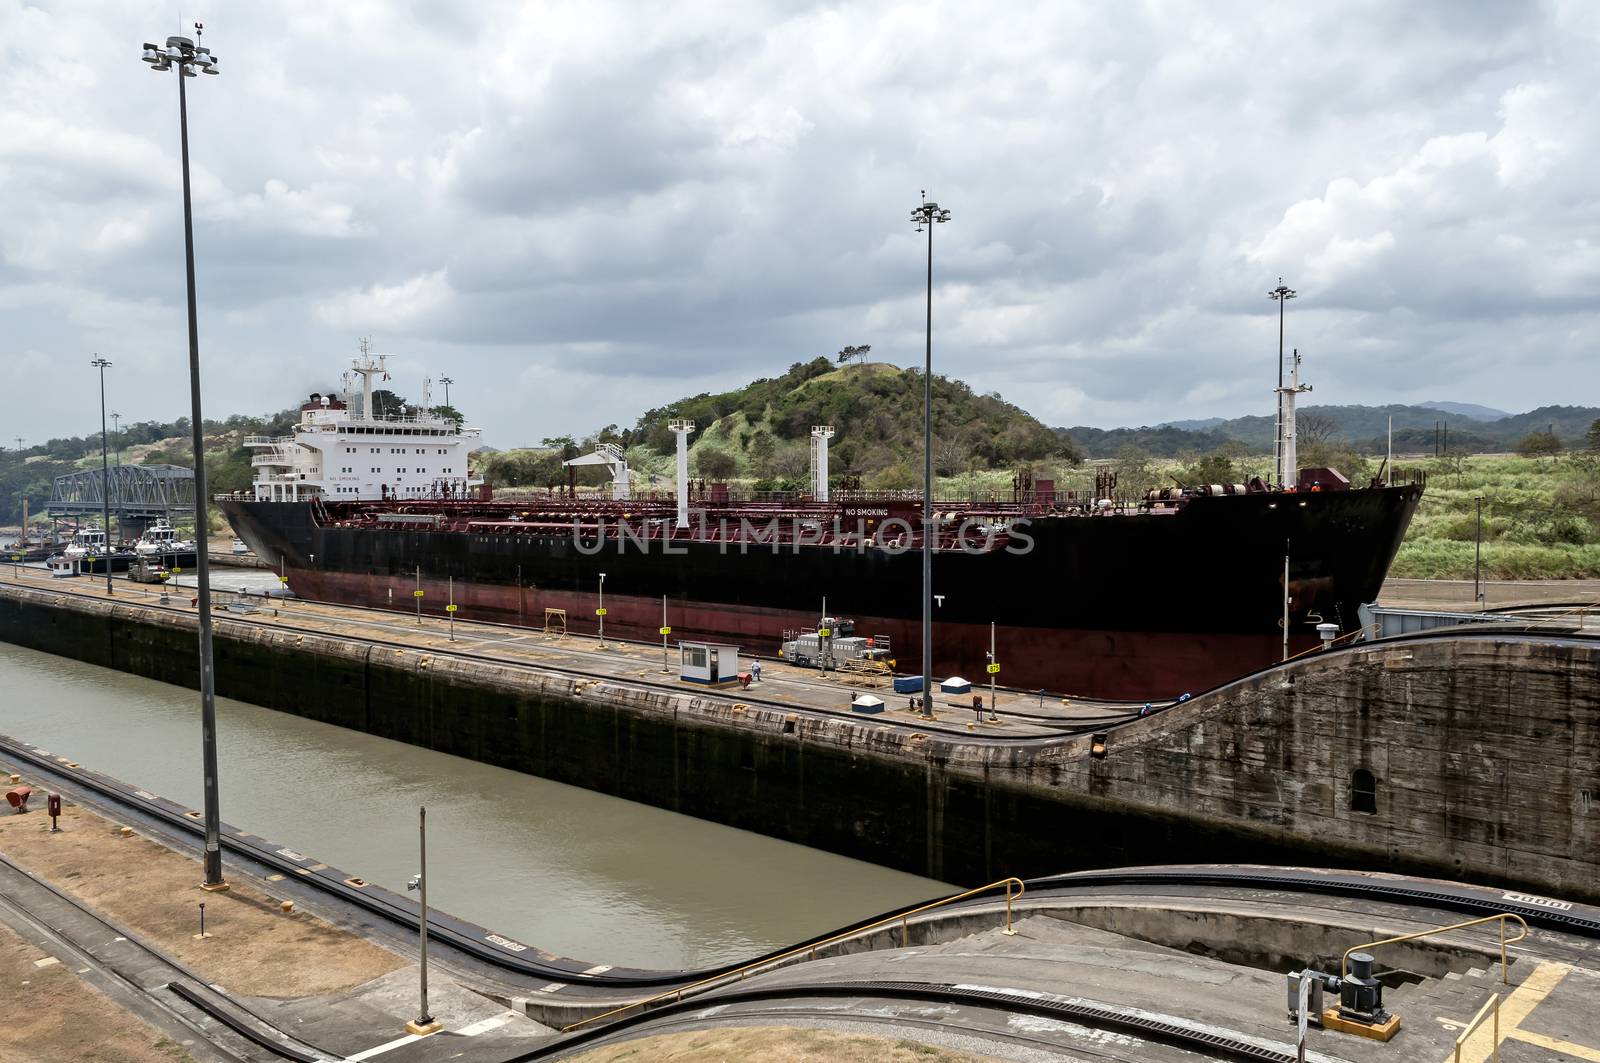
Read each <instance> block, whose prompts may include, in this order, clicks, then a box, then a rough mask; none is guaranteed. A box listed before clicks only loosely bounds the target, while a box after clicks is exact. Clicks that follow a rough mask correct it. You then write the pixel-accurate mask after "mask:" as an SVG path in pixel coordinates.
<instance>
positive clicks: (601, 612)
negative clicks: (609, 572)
mask: <svg viewBox="0 0 1600 1063" xmlns="http://www.w3.org/2000/svg"><path fill="white" fill-rule="evenodd" d="M594 615H595V616H597V617H599V618H600V648H601V649H602V650H603V649H605V648H606V574H605V573H604V572H602V573H600V606H599V608H597V609H596V610H595V611H594Z"/></svg>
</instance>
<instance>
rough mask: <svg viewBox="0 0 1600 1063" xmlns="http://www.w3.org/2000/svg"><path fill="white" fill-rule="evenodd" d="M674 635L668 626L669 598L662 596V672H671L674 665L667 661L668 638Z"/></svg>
mask: <svg viewBox="0 0 1600 1063" xmlns="http://www.w3.org/2000/svg"><path fill="white" fill-rule="evenodd" d="M670 634H672V629H671V628H670V627H668V626H667V596H666V595H665V594H663V595H662V596H661V671H662V672H663V673H667V672H671V671H672V665H671V664H670V663H669V662H668V659H667V636H668V635H670Z"/></svg>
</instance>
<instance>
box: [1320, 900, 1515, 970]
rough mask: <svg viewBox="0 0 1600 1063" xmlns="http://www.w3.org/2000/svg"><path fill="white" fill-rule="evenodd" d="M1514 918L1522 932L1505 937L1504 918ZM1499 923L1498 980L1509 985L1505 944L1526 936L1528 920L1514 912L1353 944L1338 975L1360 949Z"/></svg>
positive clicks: (1346, 953) (1348, 967) (1512, 943)
mask: <svg viewBox="0 0 1600 1063" xmlns="http://www.w3.org/2000/svg"><path fill="white" fill-rule="evenodd" d="M1507 919H1515V920H1516V921H1517V922H1519V923H1521V924H1522V933H1520V934H1518V935H1517V936H1516V937H1514V938H1508V937H1506V920H1507ZM1494 922H1498V923H1499V924H1500V982H1501V984H1502V985H1510V984H1511V978H1510V976H1509V974H1508V973H1507V971H1506V946H1507V945H1514V944H1516V943H1517V942H1519V941H1521V940H1522V939H1523V938H1525V937H1527V936H1528V921H1527V920H1526V919H1524V918H1522V916H1520V915H1517V914H1516V913H1514V912H1501V913H1500V914H1499V915H1486V916H1484V917H1483V918H1482V919H1469V920H1467V921H1466V922H1465V923H1452V924H1451V925H1449V926H1440V927H1434V928H1433V929H1432V930H1419V931H1417V932H1416V933H1415V934H1401V935H1400V936H1399V937H1394V938H1384V939H1383V940H1382V941H1369V942H1367V943H1366V944H1364V945H1353V946H1351V947H1350V948H1348V949H1345V950H1344V959H1343V960H1341V961H1340V962H1339V977H1340V978H1347V977H1349V975H1350V954H1351V953H1352V952H1359V951H1361V950H1362V949H1375V948H1377V947H1378V946H1379V945H1394V944H1398V943H1399V942H1402V941H1415V940H1417V939H1418V938H1426V937H1432V936H1433V935H1435V934H1444V933H1448V932H1449V931H1451V930H1462V929H1465V928H1466V927H1469V926H1478V925H1480V924H1483V923H1494Z"/></svg>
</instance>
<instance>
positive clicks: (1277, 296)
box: [1267, 277, 1299, 484]
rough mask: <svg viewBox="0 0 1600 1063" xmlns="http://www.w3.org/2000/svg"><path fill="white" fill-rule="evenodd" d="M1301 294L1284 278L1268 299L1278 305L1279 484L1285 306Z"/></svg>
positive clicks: (1275, 446) (1275, 445) (1275, 450)
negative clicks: (1285, 282)
mask: <svg viewBox="0 0 1600 1063" xmlns="http://www.w3.org/2000/svg"><path fill="white" fill-rule="evenodd" d="M1298 294H1299V293H1298V292H1296V291H1295V290H1294V289H1293V288H1290V287H1288V286H1287V285H1285V284H1284V283H1283V278H1282V277H1279V278H1278V286H1277V287H1276V288H1274V289H1272V290H1271V291H1270V292H1268V293H1267V298H1268V299H1272V300H1274V301H1276V302H1277V304H1278V392H1277V394H1278V412H1277V415H1276V416H1275V417H1274V418H1273V426H1274V427H1273V430H1272V468H1273V471H1274V474H1275V475H1276V477H1277V483H1279V484H1282V483H1283V482H1284V480H1283V471H1284V470H1283V305H1284V304H1285V303H1287V302H1288V301H1289V300H1290V299H1293V298H1295V297H1296V296H1297V295H1298Z"/></svg>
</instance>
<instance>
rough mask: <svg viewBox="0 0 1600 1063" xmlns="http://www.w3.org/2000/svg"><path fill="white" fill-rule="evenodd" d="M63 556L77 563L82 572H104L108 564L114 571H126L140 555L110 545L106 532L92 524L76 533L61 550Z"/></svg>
mask: <svg viewBox="0 0 1600 1063" xmlns="http://www.w3.org/2000/svg"><path fill="white" fill-rule="evenodd" d="M61 556H63V557H64V558H66V559H67V560H68V561H71V562H72V563H73V564H75V565H77V567H78V571H79V572H81V573H88V572H95V573H103V572H105V571H106V566H107V565H109V566H110V567H111V571H112V572H126V571H127V570H128V566H129V565H131V564H133V561H134V558H136V557H138V556H139V555H138V554H136V553H134V552H133V551H132V550H128V549H122V548H118V547H114V546H110V545H108V542H107V537H106V533H105V532H103V531H101V530H100V529H99V528H96V527H94V526H93V525H90V526H89V527H87V528H80V529H78V531H77V532H76V533H74V535H73V536H72V541H71V542H70V543H68V544H67V546H66V548H65V549H63V550H62V551H61Z"/></svg>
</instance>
